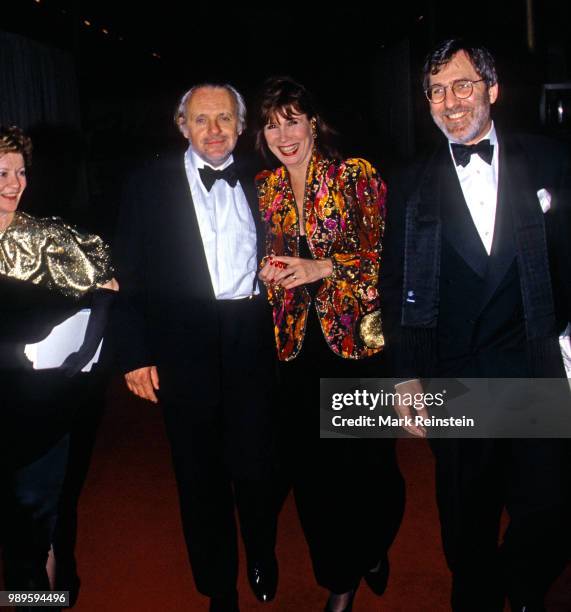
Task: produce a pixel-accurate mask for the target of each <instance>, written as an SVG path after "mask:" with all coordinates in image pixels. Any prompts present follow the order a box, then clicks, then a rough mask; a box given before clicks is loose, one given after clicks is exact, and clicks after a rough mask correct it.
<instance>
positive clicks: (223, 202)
mask: <svg viewBox="0 0 571 612" xmlns="http://www.w3.org/2000/svg"><path fill="white" fill-rule="evenodd" d="M233 161H234V160H233V157H232V156H230V157H229V158H228V159H227V160H226V161H225V162H224V164H222V166H220V167H219V168H216V169H217V170H223V169H224V168H226V167H227V166H229V165H230V164H231V163H233ZM205 165H207V164H206V163H205V162H204V160H203V159H201V158H200V157H199V156H198V155H197V154H196V153H195V152H194V151H193V149H192V147H191V146H189V148H188V149H187V151H186V153H185V155H184V166H185V169H186V176H187V178H188V184H189V186H190V192H191V194H192V200H193V203H194V210H195V212H196V217H197V219H198V227H199V229H200V236H201V238H202V245H203V247H204V253H205V255H206V261H207V263H208V271H209V272H210V279H211V281H212V288H213V290H214V295H215V296H216V299H218V300H234V299H241V298H245V297H250V296H251V295H252V293H256V294H257V293H259V291H258V288H257V286H256V287H255V290H254V279H255V277H256V271H257V268H258V262H257V252H256V226H255V225H254V219H253V218H252V213H251V211H250V207H249V205H248V201H247V200H246V196H245V195H244V191H243V189H242V186H241V185H240V182H238V183H237V184H236V187H230V185H229V184H228V183H227V182H226V181H224V180H217V181H215V183H214V185H213V186H212V189H211V190H210V191H207V190H206V187H204V184H203V183H202V181H201V179H200V175H199V173H198V170H199V168H203V167H204V166H205Z"/></svg>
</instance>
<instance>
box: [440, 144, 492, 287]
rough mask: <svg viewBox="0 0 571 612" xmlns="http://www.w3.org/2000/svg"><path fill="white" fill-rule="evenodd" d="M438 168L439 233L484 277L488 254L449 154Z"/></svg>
mask: <svg viewBox="0 0 571 612" xmlns="http://www.w3.org/2000/svg"><path fill="white" fill-rule="evenodd" d="M445 161H446V162H447V163H443V164H442V166H441V170H440V193H441V195H442V199H441V215H442V236H443V238H444V240H446V242H448V244H450V245H451V246H452V248H453V249H454V250H455V251H456V252H457V253H458V254H459V255H460V257H461V258H462V259H463V260H464V261H465V262H466V263H467V264H468V266H470V268H472V270H474V272H475V273H476V274H477V275H478V276H480V277H481V278H484V277H485V276H486V273H487V270H488V253H487V252H486V249H485V248H484V245H483V244H482V241H481V240H480V236H479V234H478V230H477V229H476V226H475V225H474V221H473V220H472V215H471V214H470V211H469V210H468V206H467V205H466V201H465V199H464V194H463V193H462V188H461V187H460V182H459V180H458V175H457V174H456V171H455V169H454V166H453V162H452V160H451V159H450V156H449V155H448V160H444V159H443V162H445Z"/></svg>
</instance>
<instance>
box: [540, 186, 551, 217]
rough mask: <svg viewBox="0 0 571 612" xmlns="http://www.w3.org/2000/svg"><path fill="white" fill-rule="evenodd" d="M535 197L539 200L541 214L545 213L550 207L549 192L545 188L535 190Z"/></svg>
mask: <svg viewBox="0 0 571 612" xmlns="http://www.w3.org/2000/svg"><path fill="white" fill-rule="evenodd" d="M537 199H538V200H539V205H540V206H541V210H542V211H543V214H545V213H546V212H547V211H548V210H549V209H550V208H551V194H550V193H549V191H547V189H540V190H539V191H538V192H537Z"/></svg>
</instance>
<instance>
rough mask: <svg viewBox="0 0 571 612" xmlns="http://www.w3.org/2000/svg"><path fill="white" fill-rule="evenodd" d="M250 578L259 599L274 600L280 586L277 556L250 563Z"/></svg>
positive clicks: (263, 600) (264, 600)
mask: <svg viewBox="0 0 571 612" xmlns="http://www.w3.org/2000/svg"><path fill="white" fill-rule="evenodd" d="M248 580H249V581H250V586H251V587H252V591H253V592H254V595H255V596H256V599H257V600H258V601H262V602H266V601H272V599H273V598H274V597H275V596H276V590H277V588H278V562H277V560H276V558H275V556H272V557H270V558H269V559H264V560H261V559H259V560H257V561H254V562H253V563H249V564H248Z"/></svg>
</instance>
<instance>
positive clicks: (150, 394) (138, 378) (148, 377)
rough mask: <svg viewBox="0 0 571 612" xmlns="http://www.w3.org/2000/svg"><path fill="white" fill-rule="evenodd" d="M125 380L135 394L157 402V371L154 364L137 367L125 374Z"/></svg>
mask: <svg viewBox="0 0 571 612" xmlns="http://www.w3.org/2000/svg"><path fill="white" fill-rule="evenodd" d="M125 382H126V383H127V387H129V391H131V392H132V393H134V394H135V395H137V396H139V397H142V398H143V399H146V400H149V401H151V402H153V403H155V404H157V403H158V401H159V399H158V398H157V396H156V394H155V391H158V389H159V373H158V372H157V368H156V366H145V367H144V368H138V369H137V370H132V371H131V372H127V374H125Z"/></svg>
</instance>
